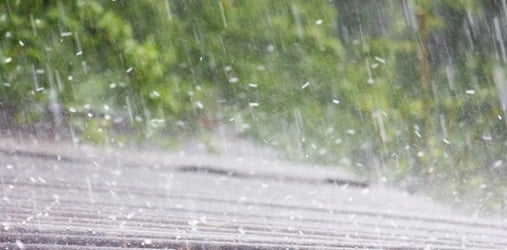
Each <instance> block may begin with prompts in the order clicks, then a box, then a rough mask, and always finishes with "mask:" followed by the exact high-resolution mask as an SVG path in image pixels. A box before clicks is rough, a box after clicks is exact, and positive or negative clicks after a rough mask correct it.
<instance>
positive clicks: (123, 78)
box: [0, 0, 507, 211]
mask: <svg viewBox="0 0 507 250" xmlns="http://www.w3.org/2000/svg"><path fill="white" fill-rule="evenodd" d="M505 14H506V13H503V12H502V8H501V1H497V0H492V1H471V0H462V1H444V0H442V1H425V0H419V1H410V0H406V1H387V0H378V1H377V0H364V1H347V0H333V1H268V0H262V1H261V0H259V1H242V0H216V1H215V0H214V1H211V0H209V1H208V0H194V1H190V0H189V1H183V0H180V1H167V0H160V1H159V0H146V1H105V0H104V1H99V0H87V1H84V0H77V1H63V0H61V1H58V0H46V1H24V0H23V1H22V0H5V1H3V3H2V4H1V5H0V35H1V36H2V38H1V39H2V43H1V44H0V59H1V60H2V61H1V62H0V78H1V82H0V111H1V113H0V114H1V115H2V117H1V119H2V120H1V122H0V125H1V126H3V128H5V127H8V128H13V127H14V128H15V127H34V128H37V126H38V125H37V124H39V123H49V124H50V125H49V126H50V127H51V129H53V130H58V132H57V134H65V133H66V134H69V135H72V136H73V138H74V139H76V138H77V140H88V141H92V142H96V143H108V144H111V143H113V144H114V143H121V142H127V141H131V140H133V141H137V142H142V141H146V140H151V139H159V140H160V139H161V138H162V141H163V140H166V141H167V140H169V141H171V142H170V143H168V142H164V143H163V144H164V145H174V143H173V142H172V141H174V140H177V139H178V138H180V137H181V136H182V135H185V134H195V133H201V132H202V131H204V130H206V129H209V128H210V127H213V125H214V124H216V123H232V124H234V125H235V128H236V130H237V132H238V133H242V134H245V135H247V136H250V137H252V138H254V139H256V140H258V141H261V142H264V143H267V144H268V145H269V146H272V147H275V148H278V149H280V150H281V151H284V152H286V153H287V154H286V155H287V157H288V158H289V159H293V160H305V161H311V162H319V163H322V164H328V165H340V166H342V167H346V168H348V169H350V170H352V171H355V172H357V173H360V174H362V175H364V176H367V177H369V178H370V179H377V180H383V181H387V182H390V183H396V184H398V185H402V186H404V187H405V188H407V189H408V190H414V191H415V190H426V191H430V192H433V193H435V194H437V195H439V196H440V198H441V199H444V200H449V201H452V202H455V203H456V204H457V205H462V203H463V204H464V203H467V202H466V201H469V202H468V204H470V203H475V204H474V205H475V208H481V209H485V211H490V210H493V211H499V210H500V209H501V207H502V204H503V205H505V204H504V203H505V200H504V199H505V198H504V194H505V192H506V188H507V187H506V183H507V182H506V180H507V170H506V168H507V164H506V162H507V159H506V155H505V153H504V152H507V151H506V149H507V148H506V147H507V137H506V135H507V133H506V126H505V121H504V119H505V118H504V111H503V109H502V102H501V95H502V93H501V90H502V89H503V87H501V86H503V84H506V83H503V82H500V80H499V79H503V77H504V71H503V70H504V69H505V53H506V52H505V51H504V49H503V46H504V44H505V42H504V39H505V36H506V35H505V31H506V30H505V29H504V27H505V23H506V20H507V17H506V15H505ZM498 32H500V33H498ZM501 32H503V33H501ZM494 69H496V71H495V70H494ZM495 72H496V73H495ZM503 94H504V95H507V93H503ZM39 127H40V126H39ZM442 190H445V191H442Z"/></svg>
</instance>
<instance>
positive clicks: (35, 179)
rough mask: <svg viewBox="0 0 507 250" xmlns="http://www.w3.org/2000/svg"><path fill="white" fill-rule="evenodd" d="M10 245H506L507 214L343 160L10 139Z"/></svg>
mask: <svg viewBox="0 0 507 250" xmlns="http://www.w3.org/2000/svg"><path fill="white" fill-rule="evenodd" d="M0 182H1V183H0V196H1V200H0V246H1V249H4V248H5V249H13V248H21V249H23V248H24V249H116V248H166V249H171V248H175V249H181V248H183V249H215V248H229V249H236V248H243V249H250V248H299V249H311V248H315V249H326V248H338V249H507V223H506V222H505V221H503V222H502V221H498V220H492V219H477V218H475V219H473V218H469V217H467V216H464V215H459V214H457V213H455V212H453V211H452V210H450V209H448V208H446V207H444V206H442V205H439V204H437V203H435V202H433V201H431V200H429V199H427V198H423V197H415V196H410V195H408V194H406V193H403V192H400V191H397V190H393V189H389V188H384V187H380V186H376V185H373V186H372V185H368V183H366V182H365V181H364V180H361V179H359V178H356V177H354V176H351V175H347V174H345V173H341V172H339V170H337V169H330V168H321V167H315V166H313V167H311V166H295V165H293V164H283V163H281V162H276V161H268V160H260V159H254V158H252V159H247V158H228V159H227V158H219V157H216V156H211V155H204V154H192V155H188V154H187V155H185V154H177V153H166V152H138V151H135V150H130V151H129V150H113V149H101V148H94V147H84V146H82V147H74V146H72V145H65V144H44V143H38V144H32V143H26V142H25V143H20V142H17V141H14V140H8V139H0Z"/></svg>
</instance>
